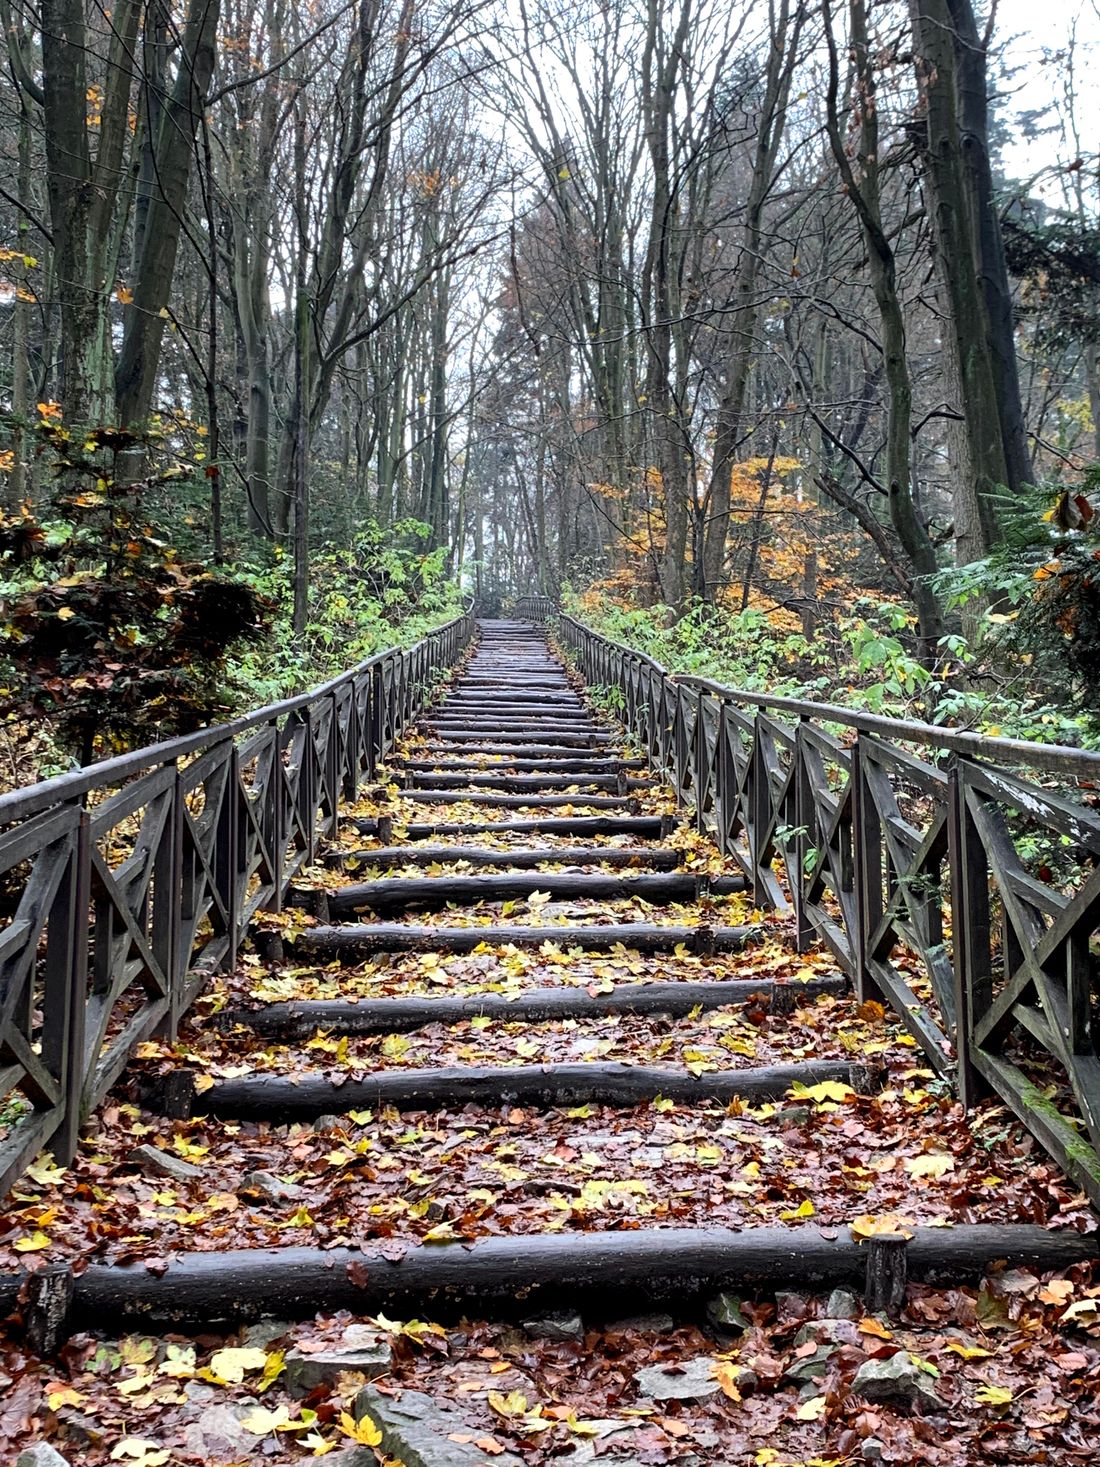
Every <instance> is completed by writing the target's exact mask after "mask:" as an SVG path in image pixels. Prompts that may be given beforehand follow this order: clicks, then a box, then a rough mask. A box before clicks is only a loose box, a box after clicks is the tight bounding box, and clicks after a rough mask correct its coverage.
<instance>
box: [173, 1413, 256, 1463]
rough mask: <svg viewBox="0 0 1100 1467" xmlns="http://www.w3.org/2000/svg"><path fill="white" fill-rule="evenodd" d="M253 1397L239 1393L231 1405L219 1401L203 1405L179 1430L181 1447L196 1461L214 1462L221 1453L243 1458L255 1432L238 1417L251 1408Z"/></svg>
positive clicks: (233, 1457) (254, 1436)
mask: <svg viewBox="0 0 1100 1467" xmlns="http://www.w3.org/2000/svg"><path fill="white" fill-rule="evenodd" d="M255 1405H256V1401H255V1398H254V1397H243V1398H242V1399H240V1400H237V1401H234V1402H233V1403H232V1405H230V1404H228V1403H227V1402H224V1401H219V1402H217V1403H216V1404H214V1405H212V1406H205V1407H204V1408H203V1410H202V1411H201V1413H200V1414H199V1415H198V1416H197V1417H196V1418H195V1420H194V1421H191V1422H190V1423H189V1424H188V1426H187V1427H186V1429H185V1430H184V1434H183V1447H184V1451H185V1452H187V1453H188V1454H189V1455H190V1456H192V1457H197V1458H198V1459H199V1461H200V1462H217V1461H220V1460H221V1459H222V1458H223V1457H228V1458H230V1459H233V1460H236V1459H237V1458H238V1457H241V1458H246V1457H247V1456H248V1455H249V1453H250V1452H251V1451H252V1449H253V1448H254V1447H255V1445H256V1440H257V1438H256V1433H255V1432H253V1431H249V1429H248V1427H247V1426H244V1425H243V1424H242V1421H241V1418H242V1417H243V1416H247V1415H248V1413H249V1412H250V1411H251V1410H252V1409H253V1408H254V1406H255Z"/></svg>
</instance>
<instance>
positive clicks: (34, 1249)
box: [12, 1228, 50, 1253]
mask: <svg viewBox="0 0 1100 1467" xmlns="http://www.w3.org/2000/svg"><path fill="white" fill-rule="evenodd" d="M12 1246H13V1247H14V1249H15V1251H16V1253H38V1252H40V1251H41V1250H42V1249H43V1248H48V1247H49V1246H50V1240H49V1238H48V1237H47V1236H46V1234H45V1233H44V1232H43V1231H42V1229H41V1228H38V1229H36V1230H35V1231H34V1232H33V1233H29V1234H27V1235H26V1236H25V1237H22V1238H16V1240H15V1242H14V1244H13V1245H12Z"/></svg>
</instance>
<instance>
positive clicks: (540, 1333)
mask: <svg viewBox="0 0 1100 1467" xmlns="http://www.w3.org/2000/svg"><path fill="white" fill-rule="evenodd" d="M523 1328H524V1330H525V1331H526V1332H527V1334H529V1335H530V1337H531V1338H532V1339H533V1340H583V1339H584V1321H583V1320H582V1319H581V1317H580V1315H579V1314H569V1313H567V1312H564V1311H563V1312H562V1313H560V1314H543V1315H540V1316H539V1318H538V1319H525V1320H524V1321H523Z"/></svg>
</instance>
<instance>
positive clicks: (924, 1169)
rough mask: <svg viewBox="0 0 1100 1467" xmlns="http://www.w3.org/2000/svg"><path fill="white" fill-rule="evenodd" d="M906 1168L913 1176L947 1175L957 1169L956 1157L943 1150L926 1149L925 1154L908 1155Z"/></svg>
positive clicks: (936, 1176)
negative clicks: (946, 1153) (945, 1153)
mask: <svg viewBox="0 0 1100 1467" xmlns="http://www.w3.org/2000/svg"><path fill="white" fill-rule="evenodd" d="M905 1170H906V1171H907V1172H908V1173H909V1174H910V1176H913V1177H935V1178H937V1179H938V1178H939V1177H942V1176H945V1175H946V1174H947V1172H953V1171H954V1170H955V1158H954V1157H953V1156H946V1155H944V1154H943V1153H942V1152H937V1151H926V1152H925V1153H924V1155H923V1156H907V1157H906V1158H905Z"/></svg>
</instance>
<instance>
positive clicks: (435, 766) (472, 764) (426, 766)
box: [387, 755, 645, 774]
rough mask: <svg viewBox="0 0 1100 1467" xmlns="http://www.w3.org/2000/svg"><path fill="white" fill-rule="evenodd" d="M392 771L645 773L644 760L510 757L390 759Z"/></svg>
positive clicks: (388, 763)
mask: <svg viewBox="0 0 1100 1467" xmlns="http://www.w3.org/2000/svg"><path fill="white" fill-rule="evenodd" d="M387 765H388V767H389V768H390V769H395V770H404V771H405V772H406V773H408V774H430V773H431V772H432V771H433V770H435V771H438V772H439V773H441V774H495V773H497V772H498V771H501V772H503V773H516V774H573V773H576V774H618V772H619V770H620V769H644V768H645V760H644V759H618V758H604V757H602V756H600V755H595V756H593V757H591V758H584V757H583V756H581V757H579V758H573V759H570V758H558V759H553V758H549V759H512V758H509V757H507V756H505V757H504V758H496V759H492V760H490V759H487V758H481V759H443V758H439V759H421V758H403V757H402V758H396V759H394V758H390V759H389V760H387Z"/></svg>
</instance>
